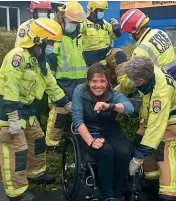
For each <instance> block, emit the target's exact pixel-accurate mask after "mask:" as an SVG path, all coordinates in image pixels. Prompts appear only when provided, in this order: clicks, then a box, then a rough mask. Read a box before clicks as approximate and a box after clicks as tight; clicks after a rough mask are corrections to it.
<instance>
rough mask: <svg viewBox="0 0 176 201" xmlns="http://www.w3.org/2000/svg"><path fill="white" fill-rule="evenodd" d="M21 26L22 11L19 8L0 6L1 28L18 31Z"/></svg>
mask: <svg viewBox="0 0 176 201" xmlns="http://www.w3.org/2000/svg"><path fill="white" fill-rule="evenodd" d="M19 25H20V10H19V8H17V7H9V6H0V27H6V28H7V30H8V31H10V29H17V28H18V26H19Z"/></svg>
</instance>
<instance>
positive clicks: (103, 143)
mask: <svg viewBox="0 0 176 201" xmlns="http://www.w3.org/2000/svg"><path fill="white" fill-rule="evenodd" d="M132 112H133V106H132V104H131V103H130V101H129V100H128V99H127V98H126V97H125V96H124V95H123V94H121V93H119V92H117V91H115V90H113V89H112V88H111V85H110V81H109V75H108V72H107V66H104V65H103V64H101V63H95V64H93V65H92V66H90V68H89V70H88V72H87V83H86V84H81V85H78V86H77V87H76V88H75V90H74V94H73V99H72V119H73V124H74V126H75V128H76V129H78V132H79V134H80V135H81V137H82V139H83V140H82V145H83V148H84V149H85V150H86V151H87V152H88V153H90V154H91V155H92V156H93V157H94V158H95V159H97V161H98V171H99V180H100V184H101V192H102V195H103V197H104V200H106V201H108V200H113V198H118V199H119V200H123V198H122V187H123V183H124V179H125V177H126V175H127V172H128V165H129V161H130V158H131V143H130V141H129V140H128V139H127V137H126V136H125V135H123V134H122V133H121V131H120V126H119V123H118V122H116V116H117V113H132ZM95 133H96V136H95ZM121 144H123V145H124V146H120V145H121ZM115 170H118V171H117V172H116V171H115Z"/></svg>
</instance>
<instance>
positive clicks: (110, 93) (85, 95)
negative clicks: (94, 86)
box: [81, 86, 113, 102]
mask: <svg viewBox="0 0 176 201" xmlns="http://www.w3.org/2000/svg"><path fill="white" fill-rule="evenodd" d="M81 97H82V98H84V99H87V100H89V101H91V102H95V101H94V100H93V99H92V97H91V95H90V93H89V91H88V89H87V88H86V86H84V89H83V92H82V93H81ZM112 97H113V89H112V88H111V90H110V91H108V96H107V100H106V101H109V100H111V99H112Z"/></svg>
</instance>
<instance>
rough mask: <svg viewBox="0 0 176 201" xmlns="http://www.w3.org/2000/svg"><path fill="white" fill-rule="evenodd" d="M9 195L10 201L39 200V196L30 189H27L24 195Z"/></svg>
mask: <svg viewBox="0 0 176 201" xmlns="http://www.w3.org/2000/svg"><path fill="white" fill-rule="evenodd" d="M7 197H8V199H9V201H38V199H37V197H36V196H35V195H33V194H32V193H30V192H29V191H25V192H24V193H23V194H22V195H20V196H17V197H9V196H7Z"/></svg>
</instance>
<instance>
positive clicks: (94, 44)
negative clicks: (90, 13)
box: [80, 19, 117, 51]
mask: <svg viewBox="0 0 176 201" xmlns="http://www.w3.org/2000/svg"><path fill="white" fill-rule="evenodd" d="M103 22H104V24H103V29H102V28H101V25H100V24H95V23H93V22H91V21H90V20H88V19H87V20H86V21H84V22H83V23H81V27H80V33H81V34H82V41H83V51H93V50H100V49H102V48H106V47H108V46H109V45H110V44H111V40H115V39H117V37H116V35H115V34H114V32H113V29H112V25H111V24H110V23H108V22H107V21H106V20H103Z"/></svg>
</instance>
